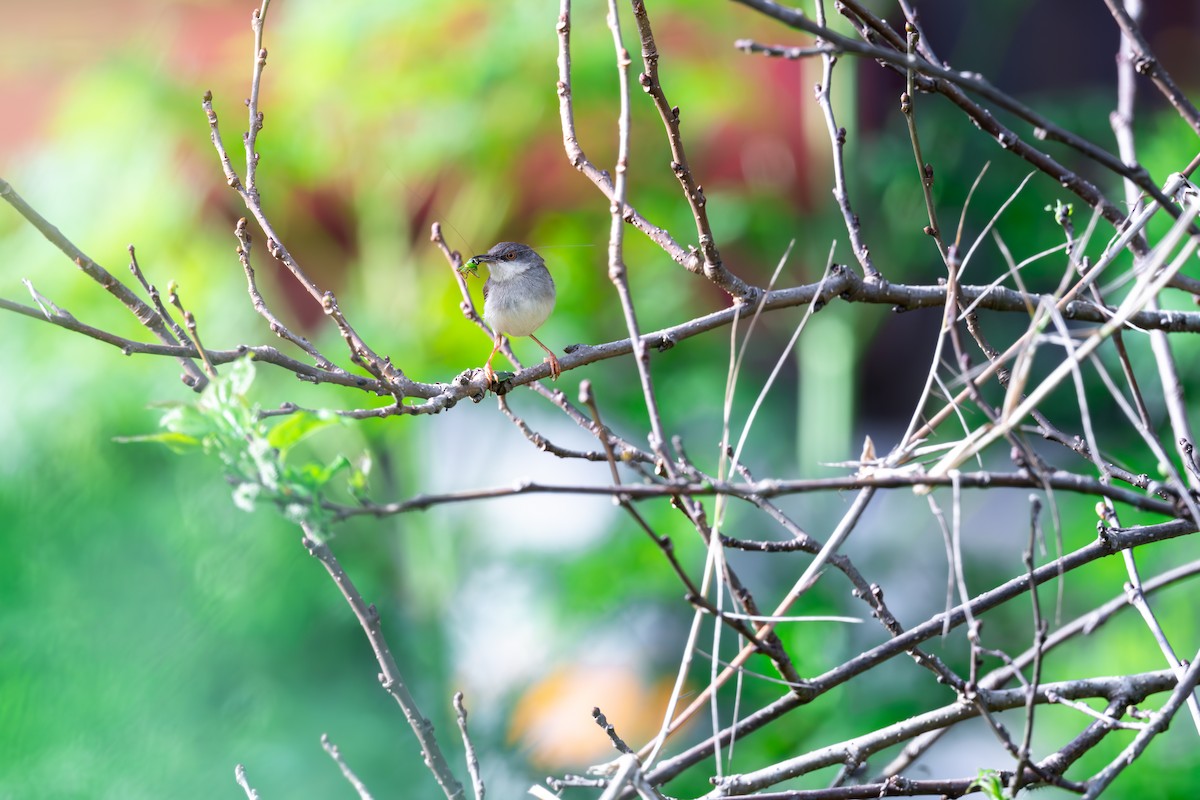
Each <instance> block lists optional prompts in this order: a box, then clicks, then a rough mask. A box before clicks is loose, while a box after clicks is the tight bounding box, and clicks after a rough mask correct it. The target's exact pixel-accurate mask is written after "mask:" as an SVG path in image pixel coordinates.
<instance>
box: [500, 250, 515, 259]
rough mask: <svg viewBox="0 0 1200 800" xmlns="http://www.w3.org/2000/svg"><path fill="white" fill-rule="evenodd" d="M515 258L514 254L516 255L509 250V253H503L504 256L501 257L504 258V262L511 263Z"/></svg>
mask: <svg viewBox="0 0 1200 800" xmlns="http://www.w3.org/2000/svg"><path fill="white" fill-rule="evenodd" d="M516 257H517V254H516V253H514V252H513V251H511V250H509V251H508V252H507V253H505V254H504V256H503V258H504V260H505V261H512V260H513V259H514V258H516Z"/></svg>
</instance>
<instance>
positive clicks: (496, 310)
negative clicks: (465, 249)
mask: <svg viewBox="0 0 1200 800" xmlns="http://www.w3.org/2000/svg"><path fill="white" fill-rule="evenodd" d="M480 264H486V265H487V267H488V279H487V281H485V282H484V284H483V321H484V322H486V323H487V324H488V327H490V328H491V329H492V332H493V335H494V336H495V341H494V343H493V346H492V353H491V355H489V356H488V360H487V363H486V364H485V365H484V367H483V374H484V375H485V376H486V377H487V379H488V382H489V383H495V382H496V373H495V372H494V371H492V359H493V358H495V357H496V351H497V350H499V349H500V345H501V344H502V343H503V342H504V337H505V336H508V337H510V338H511V337H513V336H528V337H529V338H530V339H533V340H534V341H535V342H537V344H538V347H541V348H542V349H543V350H545V351H546V353H547V355H548V358H545V359H543V361H544V362H545V363H547V364H549V365H550V377H551V378H552V379H553V380H558V376H559V375H561V374H562V367H560V366H559V364H558V357H557V356H555V355H554V351H553V350H551V349H550V348H549V347H546V345H544V344H542V342H541V340H540V339H538V338H537V337H536V336H534V335H533V332H534V331H536V330H537V329H538V328H540V327H541V326H542V323H544V322H545V321H546V319H547V318H548V317H549V316H550V312H552V311H553V310H554V300H555V291H554V278H552V277H550V270H548V269H546V262H545V261H543V260H542V257H541V256H540V255H538V254H537V251H535V250H534V249H533V248H532V247H530V246H529V245H526V244H520V243H519V242H500V243H499V244H497V245H495V246H494V247H492V249H491V250H488V251H487V252H486V253H483V254H482V255H477V256H472V257H471V258H470V259H469V260H468V261H467V262H466V263H465V264H463V266H462V268H461V271H463V272H466V271H470V272H473V273H475V274H478V272H477V269H478V266H479V265H480Z"/></svg>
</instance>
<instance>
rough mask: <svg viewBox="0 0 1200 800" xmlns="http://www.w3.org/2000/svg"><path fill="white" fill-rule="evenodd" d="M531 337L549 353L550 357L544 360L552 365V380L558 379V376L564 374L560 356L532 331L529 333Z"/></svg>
mask: <svg viewBox="0 0 1200 800" xmlns="http://www.w3.org/2000/svg"><path fill="white" fill-rule="evenodd" d="M529 338H530V339H533V340H534V341H535V342H537V343H538V347H540V348H542V349H543V350H545V351H546V353H547V354H549V356H550V357H549V358H546V359H543V361H545V362H546V363H547V364H549V365H550V378H551V380H558V376H559V375H562V367H560V366H559V365H558V356H556V355H554V351H553V350H551V349H550V348H549V347H546V345H544V344H542V341H541V339H539V338H538V337H536V336H534V335H533V334H532V333H531V334H529Z"/></svg>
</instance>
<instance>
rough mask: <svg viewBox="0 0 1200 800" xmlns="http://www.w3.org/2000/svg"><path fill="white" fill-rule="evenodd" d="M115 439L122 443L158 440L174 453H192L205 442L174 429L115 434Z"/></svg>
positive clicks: (157, 441)
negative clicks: (159, 431) (132, 434)
mask: <svg viewBox="0 0 1200 800" xmlns="http://www.w3.org/2000/svg"><path fill="white" fill-rule="evenodd" d="M113 441H114V442H120V443H121V444H130V443H132V442H156V443H158V444H165V445H166V446H167V447H169V448H171V452H173V453H191V452H194V451H195V450H197V449H199V448H200V446H201V445H202V444H203V442H201V440H199V439H197V438H196V437H195V436H188V435H187V434H186V433H175V432H173V431H167V432H164V433H148V434H145V435H142V436H114V437H113Z"/></svg>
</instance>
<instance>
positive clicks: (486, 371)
mask: <svg viewBox="0 0 1200 800" xmlns="http://www.w3.org/2000/svg"><path fill="white" fill-rule="evenodd" d="M503 341H504V335H503V334H500V333H497V334H496V342H495V344H494V345H493V346H492V354H491V355H490V356H488V360H487V363H486V364H484V365H483V375H484V377H486V378H487V379H488V383H495V382H496V373H495V372H493V371H492V359H493V358H495V357H496V351H497V350H499V349H500V345H501V343H503Z"/></svg>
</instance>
